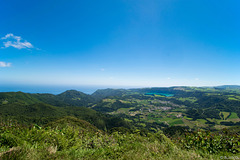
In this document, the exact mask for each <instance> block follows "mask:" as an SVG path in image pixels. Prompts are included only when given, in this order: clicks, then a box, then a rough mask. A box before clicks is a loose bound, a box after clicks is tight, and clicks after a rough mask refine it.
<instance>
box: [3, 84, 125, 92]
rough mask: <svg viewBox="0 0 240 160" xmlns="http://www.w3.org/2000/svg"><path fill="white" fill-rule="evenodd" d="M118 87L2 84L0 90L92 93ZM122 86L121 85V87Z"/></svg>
mask: <svg viewBox="0 0 240 160" xmlns="http://www.w3.org/2000/svg"><path fill="white" fill-rule="evenodd" d="M106 88H117V87H111V86H64V85H61V86H60V85H59V86H56V85H53V86H50V85H0V92H18V91H21V92H25V93H51V94H60V93H62V92H64V91H66V90H77V91H81V92H83V93H86V94H92V93H94V92H95V91H96V90H98V89H106ZM119 88H121V87H119Z"/></svg>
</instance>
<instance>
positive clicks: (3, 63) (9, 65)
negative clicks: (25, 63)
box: [0, 62, 12, 67]
mask: <svg viewBox="0 0 240 160" xmlns="http://www.w3.org/2000/svg"><path fill="white" fill-rule="evenodd" d="M11 65H12V64H11V63H6V62H0V67H11Z"/></svg>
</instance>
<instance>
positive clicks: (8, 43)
mask: <svg viewBox="0 0 240 160" xmlns="http://www.w3.org/2000/svg"><path fill="white" fill-rule="evenodd" d="M1 40H3V41H5V42H3V45H4V47H2V48H8V47H14V48H17V49H22V48H33V45H32V44H31V43H30V42H28V41H26V40H23V39H22V38H21V37H20V36H15V35H14V34H12V33H9V34H6V35H5V37H2V38H1Z"/></svg>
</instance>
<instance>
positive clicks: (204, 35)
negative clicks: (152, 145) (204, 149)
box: [0, 0, 240, 87]
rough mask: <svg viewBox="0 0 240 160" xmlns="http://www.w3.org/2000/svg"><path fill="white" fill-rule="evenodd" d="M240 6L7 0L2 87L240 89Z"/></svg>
mask: <svg viewBox="0 0 240 160" xmlns="http://www.w3.org/2000/svg"><path fill="white" fill-rule="evenodd" d="M239 6H240V1H238V0H228V1H226V0H218V1H216V0H215V1H213V0H212V1H209V0H194V1H193V0H114V1H113V0H101V1H86V0H41V1H32V0H21V1H18V0H3V1H0V18H1V21H0V37H1V40H0V83H1V84H34V85H35V84H41V85H104V86H133V87H134V86H137V87H149V86H152V87H157V86H175V85H187V86H216V85H222V84H238V85H240V74H239V69H240V63H239V60H240V30H239V28H240V21H239V19H240V7H239Z"/></svg>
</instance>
